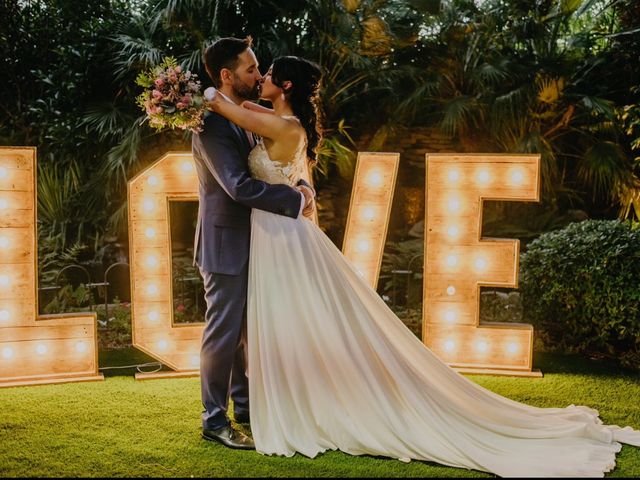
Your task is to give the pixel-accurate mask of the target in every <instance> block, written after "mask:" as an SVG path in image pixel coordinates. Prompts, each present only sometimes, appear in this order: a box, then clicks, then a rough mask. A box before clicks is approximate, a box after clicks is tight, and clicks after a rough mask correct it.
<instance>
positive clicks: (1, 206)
mask: <svg viewBox="0 0 640 480" xmlns="http://www.w3.org/2000/svg"><path fill="white" fill-rule="evenodd" d="M7 208H9V202H8V201H7V199H6V198H0V210H6V209H7Z"/></svg>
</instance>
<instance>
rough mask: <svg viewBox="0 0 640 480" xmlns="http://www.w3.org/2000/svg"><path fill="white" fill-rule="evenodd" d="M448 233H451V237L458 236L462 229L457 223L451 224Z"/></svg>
mask: <svg viewBox="0 0 640 480" xmlns="http://www.w3.org/2000/svg"><path fill="white" fill-rule="evenodd" d="M447 235H449V236H450V237H451V238H458V235H460V229H459V228H458V227H456V226H455V225H451V226H450V227H449V228H447Z"/></svg>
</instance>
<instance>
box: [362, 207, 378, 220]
mask: <svg viewBox="0 0 640 480" xmlns="http://www.w3.org/2000/svg"><path fill="white" fill-rule="evenodd" d="M362 217H363V218H364V219H365V220H369V221H372V220H373V219H374V218H376V211H375V210H374V209H373V208H371V207H367V208H365V209H364V210H363V211H362Z"/></svg>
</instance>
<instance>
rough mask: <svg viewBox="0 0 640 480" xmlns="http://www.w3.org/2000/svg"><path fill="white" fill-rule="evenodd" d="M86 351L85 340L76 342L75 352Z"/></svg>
mask: <svg viewBox="0 0 640 480" xmlns="http://www.w3.org/2000/svg"><path fill="white" fill-rule="evenodd" d="M86 351H87V344H86V343H85V342H78V343H76V352H78V353H84V352H86Z"/></svg>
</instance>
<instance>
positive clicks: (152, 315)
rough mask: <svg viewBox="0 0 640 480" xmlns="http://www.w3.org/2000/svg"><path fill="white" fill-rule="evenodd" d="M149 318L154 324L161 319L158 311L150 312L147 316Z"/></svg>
mask: <svg viewBox="0 0 640 480" xmlns="http://www.w3.org/2000/svg"><path fill="white" fill-rule="evenodd" d="M147 318H148V319H149V320H151V321H152V322H156V321H157V320H158V318H160V316H159V315H158V312H156V311H151V312H149V314H148V315H147Z"/></svg>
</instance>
